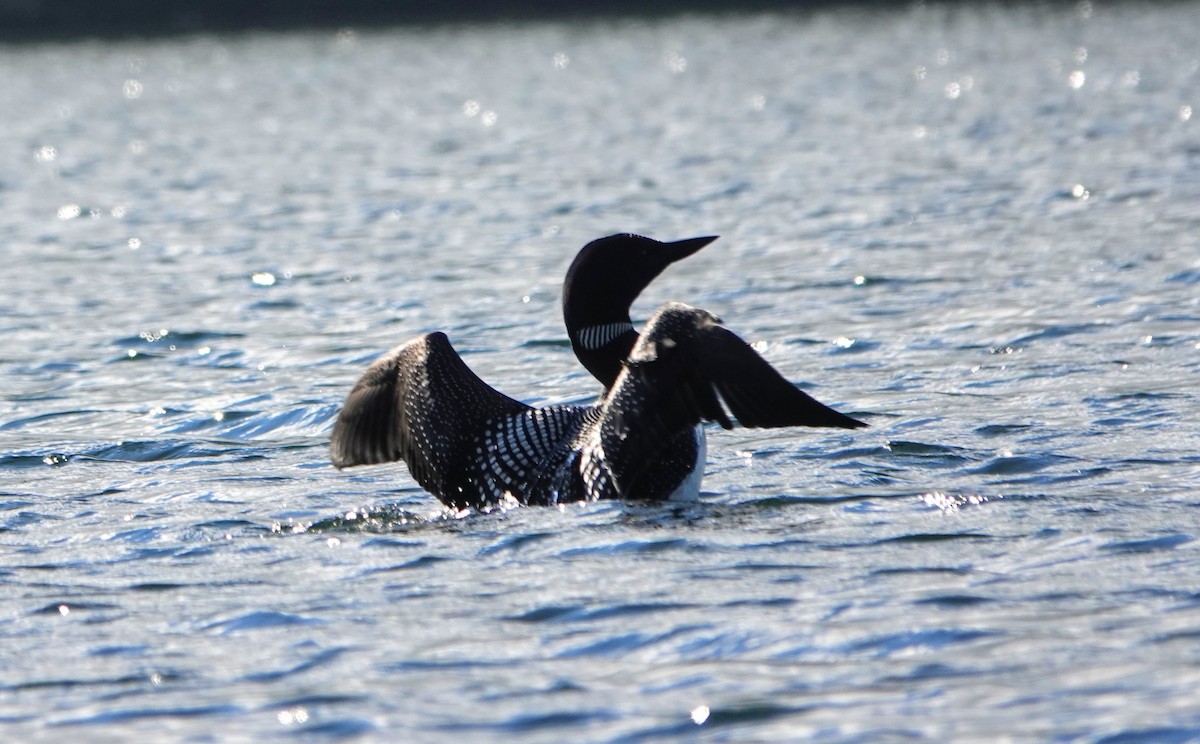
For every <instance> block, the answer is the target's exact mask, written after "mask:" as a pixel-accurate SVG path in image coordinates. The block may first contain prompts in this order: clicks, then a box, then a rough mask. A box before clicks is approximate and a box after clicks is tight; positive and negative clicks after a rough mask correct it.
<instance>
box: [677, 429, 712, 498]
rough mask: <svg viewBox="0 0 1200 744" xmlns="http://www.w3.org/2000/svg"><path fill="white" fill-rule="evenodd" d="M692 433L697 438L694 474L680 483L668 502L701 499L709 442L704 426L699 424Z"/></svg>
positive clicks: (691, 473) (693, 466) (689, 474)
mask: <svg viewBox="0 0 1200 744" xmlns="http://www.w3.org/2000/svg"><path fill="white" fill-rule="evenodd" d="M692 433H693V434H694V435H695V437H696V462H695V463H694V464H693V465H692V472H690V473H688V475H687V477H686V478H684V479H683V481H682V482H680V484H679V486H678V487H677V488H676V489H675V490H674V491H672V492H671V495H670V496H668V497H667V501H696V500H698V499H699V498H700V481H702V480H704V463H705V459H706V457H707V455H708V442H707V440H706V439H705V436H704V425H703V424H699V425H697V426H696V428H695V429H693V430H692Z"/></svg>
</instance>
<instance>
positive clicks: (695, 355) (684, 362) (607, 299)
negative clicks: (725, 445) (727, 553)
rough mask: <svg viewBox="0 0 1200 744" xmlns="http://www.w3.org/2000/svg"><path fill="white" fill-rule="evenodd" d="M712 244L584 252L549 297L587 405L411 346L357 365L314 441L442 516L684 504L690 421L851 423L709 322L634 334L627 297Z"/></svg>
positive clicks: (689, 473)
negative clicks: (383, 467) (356, 376)
mask: <svg viewBox="0 0 1200 744" xmlns="http://www.w3.org/2000/svg"><path fill="white" fill-rule="evenodd" d="M713 240H715V238H713V237H704V238H693V239H691V240H683V241H677V242H674V243H660V242H658V241H654V240H651V239H649V238H642V237H639V236H633V235H614V236H610V237H608V238H601V239H600V240H596V241H593V242H592V243H589V244H588V245H587V246H585V247H584V248H583V250H582V251H580V253H579V255H578V256H577V257H576V259H575V261H574V262H573V263H572V265H571V268H570V269H569V270H568V272H567V278H566V280H565V282H564V288H563V316H564V320H565V321H566V325H567V332H568V336H569V337H570V339H571V346H572V349H574V351H575V353H576V356H577V357H578V358H579V360H580V362H581V363H582V364H583V365H584V366H585V367H586V368H587V369H588V370H589V372H591V373H592V375H593V376H594V377H596V379H597V380H599V381H600V382H601V384H603V385H604V388H605V391H604V394H603V396H602V397H601V398H600V400H599V401H598V402H597V403H596V404H594V405H591V406H548V407H545V408H533V407H531V406H528V405H526V404H524V403H521V402H519V401H517V400H515V399H513V398H510V397H508V396H506V395H504V394H502V393H500V392H498V391H496V390H495V389H493V388H492V387H491V386H489V385H488V384H487V383H485V382H484V381H483V380H481V379H480V378H479V377H478V376H476V375H475V373H474V372H472V371H471V370H470V368H469V367H467V365H466V364H465V363H464V362H463V360H462V358H461V357H459V355H458V353H457V352H456V351H455V350H454V348H453V347H452V346H451V345H450V341H449V339H448V338H447V337H446V335H445V334H444V333H440V332H436V333H430V334H426V335H424V336H420V337H418V338H415V339H413V340H411V341H409V342H408V343H406V344H404V345H402V346H399V347H397V348H396V349H393V350H392V351H391V352H389V353H387V354H385V355H384V356H383V357H381V358H380V359H378V360H377V361H376V362H375V363H374V364H372V365H371V366H370V368H368V369H367V371H366V373H364V374H363V376H362V378H361V379H360V380H359V381H358V383H357V384H356V385H355V386H354V388H353V390H351V392H350V394H349V396H348V397H347V399H346V403H345V405H344V406H343V408H342V411H341V413H340V414H339V416H338V420H337V423H336V425H335V426H334V431H333V435H332V438H331V442H330V453H331V459H332V460H333V464H334V465H336V466H337V467H339V468H343V467H349V466H353V465H365V464H374V463H382V462H392V461H395V460H401V459H402V460H404V462H405V463H406V464H407V465H408V468H409V471H410V472H411V473H412V475H413V478H414V479H416V481H417V483H419V484H420V485H421V487H422V488H424V489H426V490H427V491H429V492H430V493H432V494H433V495H434V496H436V497H437V498H438V499H439V500H441V501H442V503H444V504H446V505H447V506H450V507H452V508H456V509H462V508H466V507H476V508H479V507H485V506H488V505H493V504H497V503H500V502H503V501H506V500H508V499H515V500H517V501H519V502H521V503H523V504H530V505H547V504H554V503H559V502H569V501H583V500H589V501H590V500H596V499H610V498H624V499H635V500H651V501H659V500H666V499H670V498H680V497H694V496H695V495H696V494H697V493H698V490H699V483H700V480H701V478H702V476H703V467H704V452H705V449H706V447H705V441H704V432H703V428H702V424H703V423H704V422H716V423H718V424H720V425H721V426H722V427H724V428H731V427H732V425H733V422H732V421H731V420H730V418H729V416H728V414H727V413H726V411H725V408H724V407H723V406H722V403H721V401H724V404H725V406H727V407H728V409H729V411H730V412H731V413H732V414H733V417H734V418H735V419H736V420H737V421H738V423H740V424H741V425H743V426H748V427H778V426H834V427H841V428H855V427H859V426H865V424H863V423H862V422H860V421H856V420H855V419H852V418H850V417H848V416H845V415H843V414H840V413H838V412H837V411H834V410H833V409H831V408H828V407H827V406H825V405H823V404H821V403H819V402H817V401H816V400H814V399H812V398H811V397H809V396H808V395H807V394H805V393H804V392H802V391H801V390H799V389H798V388H796V387H795V386H794V385H792V384H791V383H790V382H788V381H787V380H786V379H784V378H783V377H782V376H781V375H780V374H779V373H778V372H777V371H775V369H774V368H772V367H771V366H770V364H768V363H767V362H766V360H764V359H763V358H762V357H760V356H759V355H758V354H757V353H756V352H755V351H754V350H753V349H751V348H750V347H749V346H748V345H747V344H746V343H745V342H744V341H742V340H741V339H740V338H738V337H737V336H736V335H735V334H734V333H732V332H731V331H729V330H727V329H726V328H724V327H723V326H721V325H720V321H719V320H718V319H717V318H716V317H715V316H713V315H711V314H710V313H708V312H706V311H703V310H699V309H696V308H692V307H689V306H687V305H684V304H682V303H667V304H666V305H663V306H662V307H661V308H659V310H658V311H657V312H656V313H655V314H654V315H653V317H651V319H650V320H649V321H648V322H647V324H646V327H645V328H644V329H643V331H642V333H641V334H640V335H639V334H638V333H637V331H636V330H635V329H634V327H633V323H632V321H631V320H630V318H629V308H630V305H631V304H632V302H633V300H634V299H636V297H637V295H638V294H639V293H640V292H641V291H642V289H644V288H645V287H646V286H647V285H648V284H649V283H650V281H652V280H653V279H654V277H656V276H657V275H658V274H659V273H661V272H662V270H663V269H664V268H666V266H667V265H669V264H670V263H672V262H674V261H676V260H679V259H681V258H684V257H686V256H689V255H691V254H692V253H695V252H696V251H697V250H699V249H700V248H702V247H703V246H705V245H707V244H708V243H710V242H712V241H713Z"/></svg>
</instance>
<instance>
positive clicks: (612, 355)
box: [567, 318, 638, 390]
mask: <svg viewBox="0 0 1200 744" xmlns="http://www.w3.org/2000/svg"><path fill="white" fill-rule="evenodd" d="M567 333H568V335H569V336H570V337H571V349H572V350H574V352H575V356H576V358H578V359H579V361H580V363H581V364H583V366H584V367H585V368H587V371H588V372H590V373H591V375H592V377H595V378H596V379H597V380H599V381H600V384H601V385H603V386H604V389H605V390H607V389H608V388H610V387H612V384H613V383H614V382H616V380H617V375H619V374H620V373H621V367H622V366H623V364H624V362H625V360H626V359H627V358H628V357H629V352H631V351H633V345H634V344H636V343H637V340H638V333H637V330H636V329H634V327H633V321H631V320H630V319H629V318H625V319H624V320H616V321H610V322H603V323H594V324H589V325H585V326H583V327H581V328H569V329H567Z"/></svg>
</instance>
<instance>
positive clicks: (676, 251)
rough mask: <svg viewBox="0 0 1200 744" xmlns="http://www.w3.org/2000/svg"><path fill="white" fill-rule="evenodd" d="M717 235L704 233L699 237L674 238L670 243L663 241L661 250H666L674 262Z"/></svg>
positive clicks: (706, 243) (701, 246) (709, 241)
mask: <svg viewBox="0 0 1200 744" xmlns="http://www.w3.org/2000/svg"><path fill="white" fill-rule="evenodd" d="M719 237H720V236H719V235H705V236H704V237H701V238H688V239H686V240H675V241H672V242H670V243H663V250H664V251H666V254H667V257H668V259H669V260H670V262H671V263H674V262H676V261H678V260H680V259H683V258H687V257H688V256H690V255H692V254H693V253H695V252H696V251H698V250H700V249H701V248H703V247H704V246H706V245H708V244H709V243H711V242H713V241H714V240H716V239H717V238H719Z"/></svg>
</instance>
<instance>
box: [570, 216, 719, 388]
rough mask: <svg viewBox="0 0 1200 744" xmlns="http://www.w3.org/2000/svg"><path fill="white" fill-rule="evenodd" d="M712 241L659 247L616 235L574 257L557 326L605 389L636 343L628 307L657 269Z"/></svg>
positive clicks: (710, 238)
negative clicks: (561, 324)
mask: <svg viewBox="0 0 1200 744" xmlns="http://www.w3.org/2000/svg"><path fill="white" fill-rule="evenodd" d="M716 239H717V236H716V235H707V236H704V237H700V238H689V239H687V240H676V241H674V242H670V243H664V242H662V241H658V240H654V239H653V238H645V237H642V236H641V235H630V234H619V235H609V236H608V237H606V238H600V239H598V240H593V241H592V242H590V243H588V244H587V245H585V246H584V247H583V250H581V251H579V255H577V256H576V257H575V260H574V261H573V262H572V263H571V267H570V268H569V269H567V278H566V279H565V280H564V281H563V295H562V297H563V320H564V321H565V323H566V326H567V335H568V336H569V337H570V339H571V348H572V349H574V350H575V356H576V357H578V358H579V361H580V362H581V363H582V364H583V366H584V367H587V370H588V372H591V373H592V376H593V377H595V378H596V379H597V380H599V381H600V382H601V383H602V384H603V385H604V387H605V388H608V387H611V386H612V384H613V382H615V381H616V379H617V375H618V374H620V372H621V363H622V362H624V361H625V358H626V357H627V356H629V352H630V351H632V350H633V345H634V344H635V343H637V339H638V334H637V331H635V330H634V328H633V321H632V320H630V318H629V307H630V305H632V304H633V301H634V300H635V299H637V296H638V295H639V294H641V293H642V290H643V289H645V288H646V286H647V285H648V284H650V282H652V281H653V280H654V277H656V276H658V275H659V274H661V273H662V271H663V269H665V268H667V266H669V265H671V264H672V263H674V262H676V261H678V260H680V259H682V258H687V257H688V256H690V255H692V254H693V253H695V252H696V251H698V250H700V249H701V248H703V247H704V246H706V245H708V244H709V243H711V242H713V241H714V240H716Z"/></svg>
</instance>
